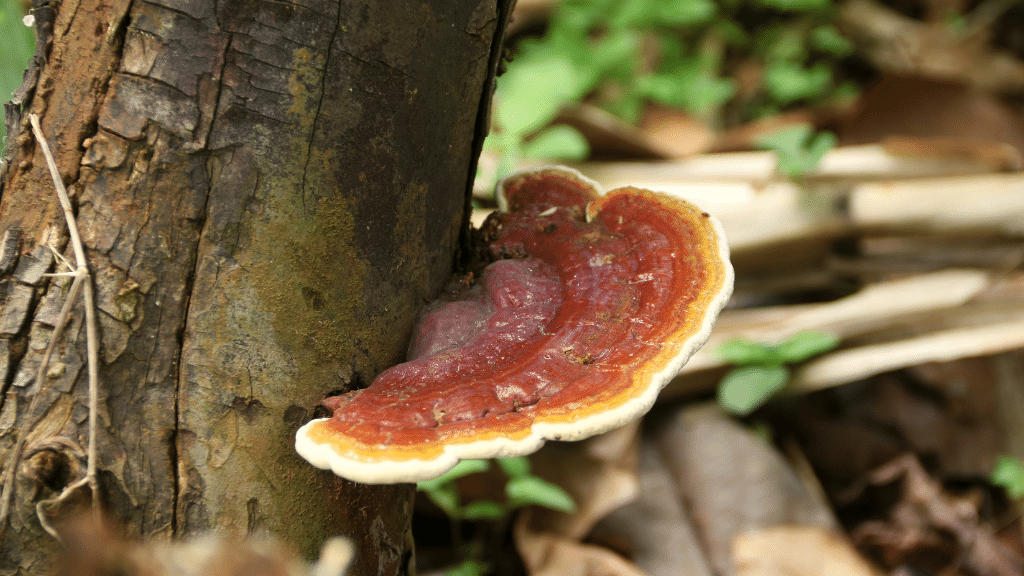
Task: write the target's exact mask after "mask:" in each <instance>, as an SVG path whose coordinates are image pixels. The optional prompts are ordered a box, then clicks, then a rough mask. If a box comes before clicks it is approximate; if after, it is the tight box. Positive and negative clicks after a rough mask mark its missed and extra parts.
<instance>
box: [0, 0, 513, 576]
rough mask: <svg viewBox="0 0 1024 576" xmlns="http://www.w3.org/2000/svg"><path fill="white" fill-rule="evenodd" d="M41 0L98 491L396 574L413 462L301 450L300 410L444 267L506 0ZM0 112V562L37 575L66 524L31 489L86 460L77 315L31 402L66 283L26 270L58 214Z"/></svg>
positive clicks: (131, 505)
mask: <svg viewBox="0 0 1024 576" xmlns="http://www.w3.org/2000/svg"><path fill="white" fill-rule="evenodd" d="M37 2H38V3H39V4H40V6H39V8H40V9H39V10H37V12H36V17H37V24H36V25H37V29H41V30H42V31H43V32H44V33H46V34H48V35H49V39H50V41H51V42H52V45H50V46H49V51H48V52H45V53H44V55H45V57H46V61H45V65H44V66H42V67H41V69H40V71H39V76H38V83H37V84H36V89H35V91H34V95H33V96H32V98H31V99H28V98H27V96H26V100H25V112H26V113H27V112H34V113H36V114H38V115H40V117H41V119H42V126H43V132H44V134H45V135H46V137H47V139H48V141H49V142H50V145H51V147H52V148H54V152H55V155H56V158H57V164H58V166H59V167H60V170H61V171H62V174H63V178H64V181H65V183H67V184H68V187H69V191H70V193H71V195H72V201H73V202H74V203H75V204H76V208H77V222H78V226H79V228H80V230H81V234H82V238H83V241H84V243H85V245H86V252H87V254H88V257H89V264H90V267H91V270H92V273H93V277H94V285H95V288H96V294H97V308H98V309H99V313H98V316H99V319H100V329H101V330H100V331H101V334H102V336H101V363H100V378H101V382H100V388H101V393H100V418H99V424H100V426H99V430H100V432H99V441H98V456H99V459H98V468H99V478H100V484H101V487H102V494H103V497H104V502H103V506H104V509H105V510H106V511H107V512H108V513H109V515H110V516H112V517H113V518H114V519H115V520H116V521H117V522H119V523H121V525H122V526H123V527H124V528H125V529H126V530H127V532H128V533H129V534H131V535H139V536H143V537H146V538H152V539H169V538H172V537H184V536H191V535H195V534H199V533H202V532H207V531H211V530H214V531H234V532H238V533H249V532H253V531H263V530H265V531H269V532H272V533H274V534H276V535H278V536H279V537H280V538H282V539H283V540H284V541H285V542H287V543H290V544H291V545H292V546H294V547H295V548H296V549H297V550H299V551H300V552H301V553H303V554H305V555H313V554H315V552H316V550H317V549H318V547H319V545H320V544H321V543H322V542H323V541H324V539H325V538H327V537H329V536H332V535H335V534H343V535H347V536H349V537H351V538H353V539H354V540H355V543H356V548H357V554H358V556H357V567H356V570H355V571H354V572H353V573H355V574H401V573H406V572H407V571H409V570H410V569H411V567H410V563H411V557H412V544H411V539H410V537H409V515H410V513H411V497H412V494H413V490H414V488H413V486H411V485H399V486H380V487H371V486H363V485H357V484H353V483H350V482H345V481H342V480H339V479H337V478H335V477H334V476H333V475H331V474H330V473H327V472H322V471H319V470H315V469H313V468H312V467H311V466H309V465H307V464H306V463H305V462H304V461H302V460H300V459H299V458H298V457H297V456H296V455H295V453H294V450H293V447H292V445H293V435H294V432H295V430H296V429H297V428H298V427H299V426H300V425H301V424H303V423H304V422H305V421H307V420H308V419H309V418H311V417H312V416H313V414H314V412H315V411H316V410H317V408H316V407H317V405H318V403H319V401H320V400H321V399H322V398H323V397H324V396H325V395H327V394H328V393H337V392H338V391H341V390H347V389H351V388H353V387H354V386H358V385H361V384H364V383H367V382H369V381H370V380H371V379H372V378H373V377H374V376H375V375H376V374H377V373H378V372H380V371H381V370H383V369H384V368H386V367H388V366H390V365H392V364H394V363H396V362H399V361H401V360H402V359H403V356H404V347H405V343H406V342H407V338H408V335H409V333H410V332H411V327H412V322H413V320H414V318H415V315H416V313H417V311H418V309H419V307H420V306H421V305H422V304H423V303H424V302H425V301H426V300H428V299H430V298H431V296H432V295H433V294H434V293H435V292H436V290H438V289H439V288H440V287H441V285H442V284H443V283H444V282H445V281H446V280H447V277H448V275H449V273H450V271H451V267H452V263H453V255H454V254H455V253H456V251H457V249H458V246H459V243H460V236H461V233H462V231H463V230H464V226H465V225H464V216H465V213H466V211H467V207H468V200H467V199H468V189H467V184H468V182H470V181H471V177H472V172H473V169H474V166H475V154H476V152H478V146H479V139H480V137H481V134H482V132H483V130H484V129H485V124H484V123H485V122H486V108H487V101H488V99H489V97H490V92H489V85H490V82H491V80H492V78H493V70H494V67H495V66H494V65H495V63H496V61H497V60H496V56H497V53H498V48H497V47H498V45H499V42H497V41H496V40H500V35H501V32H502V28H503V22H504V16H505V15H507V12H508V8H509V7H508V5H507V4H508V2H505V1H504V0H476V1H472V2H460V1H457V0H443V1H442V0H433V1H430V2H427V1H417V0H355V1H350V2H339V1H336V0H306V1H305V2H301V3H291V2H282V1H270V0H263V1H261V0H219V1H217V2H213V1H208V0H148V1H147V2H132V1H130V0H64V2H62V3H59V4H56V5H55V6H56V8H54V9H53V10H54V11H51V9H50V8H47V7H46V6H43V4H44V3H43V2H41V1H40V0H37ZM45 4H46V5H47V6H48V5H49V3H45ZM37 54H39V52H37ZM9 112H13V113H14V121H15V123H14V125H15V126H16V127H17V128H18V129H19V130H20V135H18V136H17V137H16V138H14V137H13V136H15V135H14V134H12V135H11V136H12V138H11V139H10V140H9V147H10V150H9V158H10V162H9V163H8V164H7V166H6V167H5V171H4V173H3V174H2V176H3V178H2V180H0V183H2V186H3V188H2V191H3V196H2V203H0V232H3V233H4V234H6V235H5V236H4V243H3V245H2V246H0V273H2V274H3V276H2V286H0V296H3V297H4V300H3V308H2V309H0V377H2V379H0V386H2V390H3V392H4V394H3V396H2V397H0V467H2V468H3V469H4V471H5V472H6V471H7V469H8V468H10V465H11V461H10V458H11V451H12V447H13V446H14V444H15V441H16V439H17V436H18V432H19V430H20V429H21V427H22V425H23V423H25V422H28V423H29V424H28V426H29V428H28V430H29V431H28V436H27V442H26V449H25V452H24V454H23V457H22V464H21V466H20V467H19V468H17V469H16V470H15V473H16V485H15V486H16V491H15V494H14V503H15V505H14V509H13V513H12V516H11V518H10V521H9V527H8V528H7V530H6V532H5V533H4V535H3V537H2V540H0V574H28V573H33V574H38V573H40V568H39V567H40V566H42V565H44V563H45V562H46V561H47V558H48V557H49V555H50V554H51V553H52V551H53V550H54V549H55V547H56V543H55V542H54V541H53V539H52V538H50V536H48V535H47V534H46V533H45V532H43V530H42V528H41V526H40V523H39V521H38V520H37V517H36V503H37V502H40V501H44V500H47V499H50V498H53V497H54V496H55V495H56V494H57V493H59V492H60V491H61V489H62V488H63V487H64V486H66V485H68V484H69V483H71V482H73V481H75V480H77V479H78V478H79V477H80V476H81V472H82V470H84V466H85V464H84V459H83V453H84V450H85V448H86V446H87V433H86V432H87V427H88V422H87V415H88V412H87V409H86V407H87V406H88V401H87V390H88V388H87V383H86V373H87V370H86V367H85V358H86V353H85V331H84V329H83V328H82V319H83V318H84V313H83V311H82V308H81V305H79V307H78V308H77V309H76V310H75V312H74V314H73V317H72V321H71V323H70V324H69V327H68V329H67V330H66V331H65V334H64V336H63V337H62V339H61V342H60V344H61V345H60V346H59V347H58V348H57V350H56V352H55V354H54V357H53V359H52V360H51V361H50V367H49V369H48V374H47V377H46V378H45V382H43V383H42V386H41V387H40V388H39V389H38V392H36V393H38V394H41V397H40V400H39V402H38V409H37V410H36V411H35V413H32V414H29V413H28V408H29V402H30V397H31V394H32V392H33V391H34V390H36V389H37V388H36V382H35V380H36V371H37V369H38V366H39V363H40V361H41V360H40V359H41V356H42V351H43V349H44V348H45V347H46V344H47V342H48V341H49V338H50V335H51V334H52V332H53V326H54V323H55V317H56V313H57V311H58V310H59V308H60V305H61V301H62V299H63V296H64V295H65V292H66V288H67V281H66V280H65V279H50V278H48V277H42V276H41V272H43V271H46V270H47V269H52V268H53V267H54V266H53V262H54V258H53V257H52V256H51V253H50V249H49V248H47V247H46V245H47V243H51V244H54V245H58V246H63V244H60V242H65V241H66V240H61V239H65V238H66V237H67V234H66V230H65V226H64V223H63V218H62V216H61V214H60V209H59V205H58V203H57V200H56V197H55V195H54V193H53V187H52V183H50V178H49V175H48V174H47V172H46V166H45V162H44V160H43V157H42V154H41V152H40V150H39V147H38V146H37V145H36V144H35V141H34V139H32V138H31V136H30V135H29V133H28V130H27V126H28V122H27V119H26V118H27V114H26V116H25V117H20V118H19V116H18V110H17V109H11V110H10V111H9ZM58 250H60V248H58ZM64 254H65V255H66V256H67V257H68V258H69V259H70V260H72V261H73V257H72V256H70V254H71V252H70V250H64ZM50 513H51V514H52V515H55V516H56V518H54V519H53V521H55V522H56V521H59V520H60V518H59V517H60V515H61V514H62V513H63V512H62V510H61V509H59V507H58V508H54V507H53V506H51V512H50Z"/></svg>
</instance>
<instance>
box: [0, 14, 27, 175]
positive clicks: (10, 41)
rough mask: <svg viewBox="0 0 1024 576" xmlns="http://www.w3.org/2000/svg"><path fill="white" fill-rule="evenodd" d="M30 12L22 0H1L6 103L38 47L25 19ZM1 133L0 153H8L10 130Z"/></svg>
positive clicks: (0, 78) (1, 91)
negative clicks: (23, 19) (8, 134)
mask: <svg viewBox="0 0 1024 576" xmlns="http://www.w3.org/2000/svg"><path fill="white" fill-rule="evenodd" d="M26 14H27V10H26V6H25V3H24V2H22V1H21V0H0V98H2V100H0V101H3V102H7V101H8V100H10V99H11V94H13V93H14V91H15V90H16V89H17V88H18V86H19V85H21V77H22V74H24V72H25V68H27V67H28V63H29V60H31V59H32V53H33V51H34V48H35V34H34V33H33V31H32V29H31V28H29V27H28V26H26V25H25V23H24V22H23V21H22V18H24V17H25V15H26ZM2 132H3V134H2V135H0V156H3V155H5V154H6V152H7V133H6V131H2Z"/></svg>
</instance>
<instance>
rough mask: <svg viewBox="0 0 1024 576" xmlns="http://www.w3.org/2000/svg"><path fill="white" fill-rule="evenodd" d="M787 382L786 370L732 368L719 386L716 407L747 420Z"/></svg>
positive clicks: (774, 368)
mask: <svg viewBox="0 0 1024 576" xmlns="http://www.w3.org/2000/svg"><path fill="white" fill-rule="evenodd" d="M787 381H789V370H788V369H786V367H785V366H772V367H767V368H766V367H763V366H744V367H741V368H735V369H733V370H732V371H731V372H729V373H728V374H726V375H725V378H722V381H721V382H720V383H719V384H718V403H719V404H720V405H721V406H722V408H724V409H725V410H726V411H728V412H730V413H732V414H736V415H737V416H746V415H748V414H750V413H751V412H753V411H754V410H756V409H758V408H759V407H761V406H762V405H764V403H765V402H767V401H768V399H769V398H771V397H772V395H774V394H775V393H776V392H778V391H779V390H781V389H782V387H783V386H785V385H786V382H787Z"/></svg>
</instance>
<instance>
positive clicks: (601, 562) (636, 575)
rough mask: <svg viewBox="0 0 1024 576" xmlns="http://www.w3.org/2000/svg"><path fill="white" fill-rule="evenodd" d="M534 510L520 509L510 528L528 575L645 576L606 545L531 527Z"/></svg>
mask: <svg viewBox="0 0 1024 576" xmlns="http://www.w3.org/2000/svg"><path fill="white" fill-rule="evenodd" d="M534 511H535V510H533V509H527V510H523V511H522V513H520V515H519V517H518V518H517V519H516V523H515V526H514V528H513V536H514V538H515V543H516V549H517V550H518V551H519V555H520V556H521V557H522V559H523V564H524V565H525V566H526V571H527V573H528V574H529V575H530V576H646V573H645V572H644V571H642V570H640V569H639V568H637V567H636V565H634V564H633V563H631V562H629V561H628V560H626V559H625V558H623V557H622V556H619V555H618V554H616V553H614V552H612V551H611V550H608V549H607V548H603V547H601V546H594V545H592V544H583V543H581V542H579V541H577V540H576V539H574V538H568V537H565V536H559V535H557V534H553V533H551V532H537V531H535V530H533V529H531V528H530V525H531V518H530V516H531V514H532V513H533V512H534Z"/></svg>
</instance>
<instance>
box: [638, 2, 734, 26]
mask: <svg viewBox="0 0 1024 576" xmlns="http://www.w3.org/2000/svg"><path fill="white" fill-rule="evenodd" d="M633 1H634V2H637V3H639V1H638V0H633ZM627 3H628V2H627ZM646 4H648V5H650V6H651V7H652V13H651V17H652V18H651V19H652V22H651V23H652V24H654V25H661V26H673V27H680V28H681V27H690V26H697V25H700V24H707V23H708V22H710V21H711V20H712V19H714V17H715V14H716V13H717V12H718V6H717V5H716V4H715V3H714V2H712V1H711V0H655V1H648V2H646Z"/></svg>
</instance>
